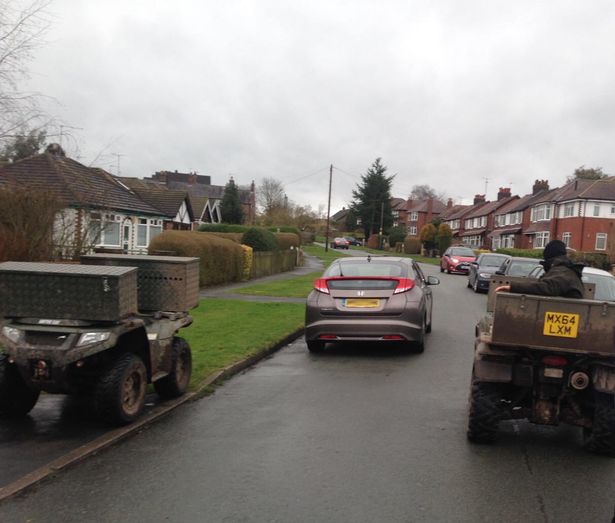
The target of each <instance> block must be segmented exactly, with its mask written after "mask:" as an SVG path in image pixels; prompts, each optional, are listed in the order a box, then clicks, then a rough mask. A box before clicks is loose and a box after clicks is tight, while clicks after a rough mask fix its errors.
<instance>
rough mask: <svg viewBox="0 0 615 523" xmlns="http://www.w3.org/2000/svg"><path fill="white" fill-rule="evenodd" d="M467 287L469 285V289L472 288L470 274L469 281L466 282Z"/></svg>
mask: <svg viewBox="0 0 615 523" xmlns="http://www.w3.org/2000/svg"><path fill="white" fill-rule="evenodd" d="M466 287H467V288H468V289H471V288H472V284H471V283H470V276H468V282H467V283H466Z"/></svg>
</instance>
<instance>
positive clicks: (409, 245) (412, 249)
mask: <svg viewBox="0 0 615 523" xmlns="http://www.w3.org/2000/svg"><path fill="white" fill-rule="evenodd" d="M404 252H405V253H406V254H420V252H421V240H419V239H418V238H406V239H405V240H404Z"/></svg>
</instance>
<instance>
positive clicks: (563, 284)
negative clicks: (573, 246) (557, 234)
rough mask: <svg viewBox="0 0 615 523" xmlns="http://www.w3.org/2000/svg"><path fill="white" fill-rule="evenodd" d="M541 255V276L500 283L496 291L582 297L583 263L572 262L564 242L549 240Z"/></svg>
mask: <svg viewBox="0 0 615 523" xmlns="http://www.w3.org/2000/svg"><path fill="white" fill-rule="evenodd" d="M543 257H544V261H543V262H542V265H543V267H544V268H545V273H544V275H543V276H542V278H540V279H539V280H530V279H528V280H527V281H524V282H515V283H511V284H510V285H502V286H501V287H498V288H497V289H496V291H510V292H515V293H518V294H539V295H542V296H563V297H564V298H579V299H580V298H583V291H584V288H583V281H582V280H581V271H582V270H583V265H580V264H574V263H572V261H571V260H570V258H568V256H566V244H565V243H564V242H562V241H560V240H553V241H550V242H549V243H548V244H547V246H546V247H545V250H544V253H543Z"/></svg>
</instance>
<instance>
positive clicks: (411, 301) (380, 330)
mask: <svg viewBox="0 0 615 523" xmlns="http://www.w3.org/2000/svg"><path fill="white" fill-rule="evenodd" d="M439 283H440V280H439V279H438V278H436V277H435V276H428V277H426V276H425V275H424V274H423V271H422V270H421V268H420V267H419V265H418V264H417V263H416V262H415V261H414V260H412V259H410V258H395V257H388V256H387V257H385V256H379V257H372V256H367V257H364V258H359V257H356V258H355V257H352V258H339V259H337V260H335V261H334V262H333V263H332V264H331V265H330V266H329V268H328V269H327V270H326V271H325V272H324V274H323V275H322V277H320V278H318V279H317V280H316V281H315V282H314V289H313V290H312V292H311V293H310V294H309V296H308V298H307V303H306V308H305V341H306V343H307V346H308V349H309V350H310V351H312V352H317V351H320V350H322V349H324V348H325V345H326V344H327V343H339V342H345V341H373V342H386V343H397V344H402V345H404V346H405V347H407V348H408V349H410V350H412V351H414V352H423V350H424V348H425V333H427V332H430V331H431V312H432V306H433V296H432V292H431V288H430V286H431V285H438V284H439Z"/></svg>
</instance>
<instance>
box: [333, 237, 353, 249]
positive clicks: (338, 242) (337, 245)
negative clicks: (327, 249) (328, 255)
mask: <svg viewBox="0 0 615 523" xmlns="http://www.w3.org/2000/svg"><path fill="white" fill-rule="evenodd" d="M349 246H350V243H349V242H348V240H347V239H346V238H335V239H334V240H333V241H332V242H331V247H332V248H333V249H348V247H349Z"/></svg>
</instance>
